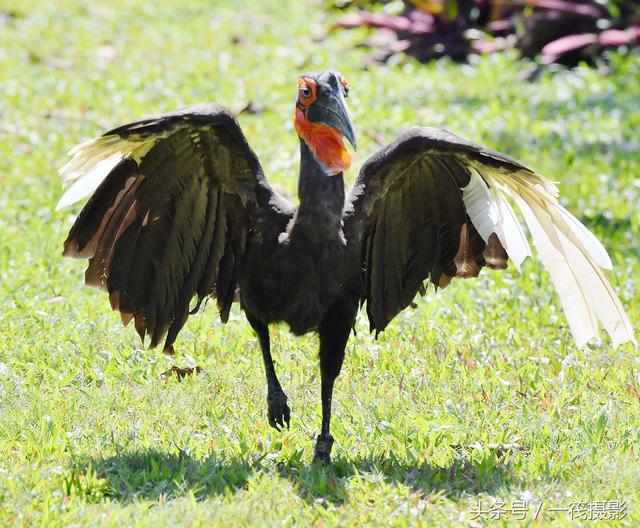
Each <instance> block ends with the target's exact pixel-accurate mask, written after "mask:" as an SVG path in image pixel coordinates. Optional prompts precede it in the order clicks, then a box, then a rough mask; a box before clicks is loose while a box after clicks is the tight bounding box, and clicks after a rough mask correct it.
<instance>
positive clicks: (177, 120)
mask: <svg viewBox="0 0 640 528" xmlns="http://www.w3.org/2000/svg"><path fill="white" fill-rule="evenodd" d="M71 154H72V156H73V157H72V159H71V161H70V162H69V163H68V164H67V165H66V166H65V167H63V168H62V169H61V171H60V172H61V174H62V176H63V177H64V178H65V179H67V180H75V182H74V183H73V185H72V186H71V187H70V188H69V189H68V190H67V192H66V193H65V194H64V196H63V197H62V198H61V199H60V202H59V203H58V208H62V207H65V206H67V205H70V204H72V203H75V202H77V201H79V200H81V199H83V198H85V197H87V196H90V195H91V198H90V199H89V201H88V202H87V204H86V205H85V207H84V208H83V210H82V212H81V213H80V215H79V216H78V218H77V220H76V222H75V224H74V226H73V227H72V229H71V232H70V233H69V237H68V238H67V240H66V242H65V244H64V255H65V256H68V257H75V258H88V259H89V267H88V268H87V271H86V273H85V282H86V283H87V284H88V285H91V286H95V287H97V288H100V289H103V290H107V291H108V292H109V300H110V302H111V306H112V307H113V309H117V310H119V311H120V313H121V316H122V320H123V322H124V323H125V324H127V323H128V322H129V321H130V320H131V319H133V320H134V322H135V326H136V330H137V331H138V333H139V334H140V336H141V338H142V339H144V337H145V335H148V336H149V337H150V338H151V346H155V345H156V344H157V343H158V342H159V340H160V339H162V337H163V336H164V335H165V334H168V335H167V339H166V342H165V347H166V348H167V347H170V346H171V345H172V343H173V341H174V340H175V338H176V335H177V334H178V332H179V331H180V329H181V328H182V326H183V325H184V323H185V322H186V320H187V317H188V315H189V313H190V311H191V313H193V312H194V311H195V310H197V309H198V307H199V306H200V303H201V301H202V300H203V298H205V297H206V296H208V295H212V294H213V295H215V296H216V297H217V301H218V307H219V309H220V313H221V317H222V319H223V321H226V318H227V317H228V313H229V309H230V307H231V304H232V302H233V299H234V294H235V290H236V283H237V274H238V270H239V267H240V265H241V261H242V258H243V254H244V248H245V242H246V239H247V234H248V231H249V229H250V228H251V227H252V225H255V223H257V222H260V221H267V222H268V221H275V222H278V221H283V220H284V221H286V220H288V216H287V214H285V213H284V212H283V211H284V210H287V209H288V208H289V207H290V206H289V205H288V202H286V201H285V200H283V199H282V198H281V197H279V196H278V195H277V194H276V193H275V192H274V191H273V190H272V189H271V188H270V187H269V184H268V183H267V181H266V179H265V177H264V174H263V172H262V168H261V167H260V163H259V162H258V159H257V157H256V155H255V154H254V152H253V150H252V149H251V148H250V146H249V145H248V143H247V141H246V139H245V137H244V135H243V133H242V130H241V129H240V126H239V125H238V123H237V122H236V120H235V119H234V117H233V116H232V115H231V113H230V112H229V111H228V110H226V109H225V108H223V107H220V106H218V105H213V104H205V105H197V106H192V107H189V108H186V109H184V110H180V111H177V112H173V113H169V114H163V115H160V116H157V117H150V118H147V119H144V120H142V121H137V122H134V123H130V124H128V125H124V126H121V127H119V128H116V129H114V130H112V131H110V132H107V133H106V134H104V135H103V136H101V137H99V138H97V139H94V140H91V141H88V142H86V143H83V144H81V145H79V146H78V147H76V148H75V149H73V150H72V151H71ZM194 296H197V297H198V301H197V305H196V306H195V308H193V307H190V303H191V300H192V298H193V297H194Z"/></svg>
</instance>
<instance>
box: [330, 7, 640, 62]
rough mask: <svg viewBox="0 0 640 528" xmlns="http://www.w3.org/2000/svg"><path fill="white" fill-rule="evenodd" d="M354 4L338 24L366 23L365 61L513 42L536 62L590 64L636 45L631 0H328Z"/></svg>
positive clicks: (637, 12) (638, 17)
mask: <svg viewBox="0 0 640 528" xmlns="http://www.w3.org/2000/svg"><path fill="white" fill-rule="evenodd" d="M334 5H336V6H338V7H353V6H357V7H360V8H364V9H361V10H359V11H355V12H352V13H351V14H349V15H346V16H344V17H342V18H340V19H339V20H338V23H337V26H338V27H343V28H354V27H361V26H362V27H370V28H376V32H375V33H374V34H373V35H372V36H370V37H369V38H368V39H367V40H365V41H364V44H365V45H366V46H371V47H374V48H376V52H375V53H373V54H372V55H369V56H368V57H367V62H380V61H385V60H388V59H389V58H390V57H392V56H393V55H394V54H396V53H399V52H404V53H407V54H409V55H411V56H413V57H416V58H417V59H418V60H420V61H423V62H424V61H428V60H431V59H435V58H438V57H451V58H453V59H454V60H465V59H467V58H468V57H469V55H471V54H480V53H493V52H496V51H502V50H504V49H507V48H511V47H513V48H516V49H517V50H518V51H519V52H520V54H521V55H522V56H523V57H528V58H536V57H537V58H538V59H539V62H540V63H541V64H543V65H549V64H552V63H560V64H565V65H572V66H575V65H576V64H577V63H578V62H579V61H581V60H586V61H588V62H590V63H592V64H593V63H594V62H595V61H596V59H598V58H599V57H602V55H603V54H604V53H605V52H607V51H610V50H612V49H618V50H624V51H626V50H628V49H629V48H636V49H637V48H638V46H640V3H638V2H637V1H636V0H347V1H345V0H334Z"/></svg>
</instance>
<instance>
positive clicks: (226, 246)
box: [58, 71, 635, 461]
mask: <svg viewBox="0 0 640 528" xmlns="http://www.w3.org/2000/svg"><path fill="white" fill-rule="evenodd" d="M348 92H349V86H348V83H347V81H346V79H345V78H344V76H343V75H341V74H340V73H338V72H335V71H327V72H322V73H309V74H306V75H303V76H301V77H300V78H299V79H298V96H297V101H296V106H295V118H294V122H295V129H296V131H297V133H298V136H299V137H300V174H299V183H298V198H299V201H300V203H299V205H298V206H295V205H292V204H291V203H289V202H288V201H287V200H285V199H284V198H283V197H281V196H279V195H278V194H277V193H276V192H275V191H274V190H273V189H272V188H271V187H270V186H269V184H268V183H267V180H266V178H265V176H264V173H263V171H262V168H261V167H260V163H259V162H258V159H257V157H256V155H255V153H254V152H253V150H251V147H250V146H249V144H248V143H247V140H246V139H245V137H244V135H243V133H242V131H241V129H240V126H239V125H238V123H237V121H236V120H235V119H234V117H233V116H232V114H231V113H230V112H229V111H228V110H226V109H224V108H223V107H220V106H217V105H213V104H203V105H197V106H192V107H189V108H186V109H184V110H180V111H177V112H173V113H168V114H163V115H160V116H157V117H150V118H147V119H143V120H141V121H136V122H134V123H131V124H128V125H124V126H121V127H119V128H116V129H114V130H112V131H110V132H107V133H106V134H104V135H103V136H101V137H99V138H97V139H94V140H91V141H88V142H86V143H83V144H82V145H79V146H78V147H76V148H75V149H74V150H72V151H71V154H72V155H73V158H72V159H71V161H70V162H69V163H68V164H67V165H66V166H65V167H64V168H63V169H62V170H61V173H62V174H63V175H64V176H66V178H67V179H75V178H79V177H80V178H79V179H78V180H77V182H75V183H74V184H73V186H72V187H71V188H70V189H69V190H68V191H67V193H66V194H65V195H64V196H63V197H62V199H61V200H60V203H59V204H58V207H59V208H60V207H64V206H67V205H69V204H72V203H74V202H76V201H78V200H81V199H82V198H85V197H87V196H89V195H91V197H90V199H89V201H88V203H87V204H86V205H85V207H84V209H83V210H82V212H81V213H80V215H79V216H78V218H77V220H76V222H75V224H74V225H73V227H72V229H71V232H70V233H69V237H68V239H67V240H66V242H65V245H64V255H65V256H68V257H76V258H88V259H89V266H88V269H87V271H86V275H85V278H86V283H87V284H88V285H90V286H94V287H97V288H99V289H102V290H106V291H107V292H108V293H109V301H110V303H111V306H112V308H113V309H114V310H119V311H120V314H121V316H122V321H123V322H124V324H127V323H129V321H131V320H133V321H134V324H135V328H136V330H137V332H138V333H139V334H140V337H141V338H142V339H143V341H144V339H145V336H149V338H150V341H151V346H152V347H153V346H156V345H157V344H158V343H160V341H161V340H162V338H163V337H165V336H166V339H165V343H164V347H165V351H166V352H169V353H171V352H172V351H173V343H174V341H175V339H176V337H177V335H178V332H179V331H180V329H181V328H182V327H183V325H184V324H185V322H186V320H187V317H188V316H189V314H190V313H191V314H192V313H194V312H196V311H197V310H198V309H199V307H200V305H201V303H202V301H203V299H205V298H206V297H208V296H214V297H215V298H216V299H217V304H218V309H219V311H220V316H221V318H222V320H223V321H225V322H226V320H227V318H228V316H229V310H230V308H231V305H232V303H233V301H234V299H235V298H236V297H237V293H238V292H239V299H240V304H241V307H242V308H243V309H244V312H245V314H246V316H247V320H248V321H249V324H250V325H251V326H252V327H253V329H254V330H255V332H256V334H257V336H258V339H259V342H260V347H261V349H262V357H263V360H264V366H265V370H266V376H267V404H268V414H269V423H270V424H271V425H272V426H273V427H275V428H279V427H283V426H284V424H285V423H286V424H287V427H288V426H289V420H290V410H289V407H288V405H287V397H286V395H285V393H284V391H283V390H282V387H281V386H280V382H279V381H278V378H277V376H276V373H275V370H274V367H273V361H272V359H271V353H270V350H269V328H268V325H269V324H270V323H276V322H280V321H284V322H286V323H287V324H288V325H289V327H290V328H291V331H292V332H293V333H294V334H296V335H302V334H305V333H307V332H317V333H318V335H319V338H320V371H321V375H322V384H321V387H322V388H321V392H322V394H321V396H322V431H321V433H320V435H319V436H318V438H317V443H316V446H315V458H317V459H320V460H322V461H329V460H330V453H331V447H332V444H333V438H332V437H331V435H330V432H329V421H330V418H331V398H332V393H333V385H334V380H335V379H336V377H337V376H338V374H339V372H340V368H341V366H342V362H343V359H344V353H345V346H346V343H347V339H348V337H349V333H350V332H351V330H352V328H353V327H354V323H355V319H356V313H357V311H358V308H359V306H360V305H361V304H363V303H366V310H367V315H368V317H369V322H370V326H371V330H372V331H375V333H376V335H377V334H378V332H381V331H382V330H384V328H385V327H386V326H387V325H388V324H389V322H390V321H391V320H392V319H393V318H394V317H395V315H396V314H398V313H399V312H400V311H401V310H403V309H404V308H406V307H407V306H408V305H409V304H411V303H412V301H413V299H414V297H415V296H416V294H417V293H418V292H423V291H424V283H425V281H427V280H428V281H430V282H431V283H433V284H434V285H435V286H436V287H441V288H442V287H445V286H447V285H448V284H449V282H450V281H451V279H452V278H454V277H473V276H477V275H478V273H479V272H480V269H481V268H482V267H483V266H487V267H490V268H499V269H504V268H506V267H507V259H508V258H511V259H512V261H513V262H514V264H515V266H516V267H518V268H519V266H520V264H521V263H522V261H523V260H524V258H526V257H527V256H528V255H530V254H531V252H530V249H529V244H528V242H527V238H526V237H525V236H524V234H523V231H522V228H521V225H520V223H519V221H518V219H517V217H516V215H515V213H514V210H513V209H512V207H511V205H510V202H509V200H513V201H515V203H516V204H517V206H518V207H519V209H520V211H521V212H522V214H523V216H524V219H525V222H526V224H527V226H528V228H529V231H530V233H531V236H532V239H533V243H534V246H535V247H536V249H537V253H538V255H539V258H540V259H541V260H542V262H543V264H544V265H545V266H546V268H547V269H548V270H549V271H550V273H551V278H552V280H553V282H554V284H555V286H556V288H557V290H558V293H559V296H560V300H561V302H562V305H563V308H564V310H565V312H566V314H567V318H568V321H569V325H570V328H571V330H572V333H573V335H574V337H575V339H576V341H577V342H578V344H579V345H582V344H584V343H585V342H587V341H589V340H590V339H592V338H597V337H598V320H600V321H601V322H602V324H603V325H604V327H605V329H606V330H607V332H608V333H609V334H610V335H611V337H612V339H613V342H614V344H617V343H622V342H625V341H632V342H635V338H634V335H633V330H632V327H631V324H630V322H629V320H628V318H627V316H626V315H625V313H624V310H623V308H622V306H621V304H620V301H619V300H618V298H617V297H616V295H615V293H614V292H613V289H612V288H611V286H610V284H609V283H608V281H607V279H606V278H605V276H604V274H603V273H602V271H601V269H600V268H610V267H611V261H610V259H609V257H608V255H607V252H606V251H605V249H604V248H603V247H602V245H601V244H600V242H598V240H597V239H596V238H595V237H594V236H593V235H592V234H591V233H590V232H589V231H588V230H587V229H586V228H585V227H584V226H583V225H582V224H581V223H580V222H579V221H578V220H577V219H576V218H574V217H573V216H572V215H571V214H570V213H569V212H568V211H566V209H564V208H563V207H562V206H561V205H560V204H559V203H558V201H557V199H556V195H557V189H556V187H555V186H554V185H553V184H552V183H551V182H550V181H549V180H547V179H545V178H543V177H542V176H540V175H538V174H536V173H535V172H533V171H531V170H530V169H528V168H526V167H524V166H523V165H521V164H520V163H518V162H516V161H514V160H512V159H510V158H508V157H507V156H504V155H502V154H499V153H498V152H495V151H493V150H490V149H488V148H485V147H482V146H479V145H476V144H474V143H471V142H469V141H466V140H464V139H461V138H459V137H457V136H455V135H454V134H452V133H450V132H447V131H446V130H441V129H435V128H426V127H414V128H411V129H410V130H409V131H408V132H406V133H404V134H403V135H401V136H400V137H399V138H398V139H397V140H396V141H394V142H393V143H391V144H390V145H388V146H386V147H385V148H383V149H382V150H380V151H379V152H378V153H376V154H375V155H374V156H373V157H372V158H371V159H369V160H368V161H367V162H366V163H365V164H364V166H363V167H362V169H361V170H360V173H359V175H358V177H357V179H356V181H355V184H354V186H353V188H352V189H351V190H350V191H349V193H348V194H345V184H344V178H343V172H344V171H345V170H347V169H348V168H349V166H350V164H351V155H350V154H349V152H348V151H347V150H346V148H345V146H344V144H343V138H346V139H347V140H348V141H349V142H350V143H351V144H352V145H353V147H354V148H355V147H356V139H355V133H354V131H353V127H352V124H351V120H350V118H349V115H348V112H347V107H346V104H345V98H346V97H347V95H348ZM195 297H197V302H195V306H192V300H193V299H194V298H195Z"/></svg>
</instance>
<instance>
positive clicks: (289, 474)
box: [66, 449, 514, 504]
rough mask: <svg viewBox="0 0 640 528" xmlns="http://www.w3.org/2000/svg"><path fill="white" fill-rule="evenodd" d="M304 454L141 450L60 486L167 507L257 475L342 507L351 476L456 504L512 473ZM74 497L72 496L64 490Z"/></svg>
mask: <svg viewBox="0 0 640 528" xmlns="http://www.w3.org/2000/svg"><path fill="white" fill-rule="evenodd" d="M306 457H307V454H306V453H304V452H303V451H298V452H296V453H295V454H294V456H292V457H291V458H290V459H288V460H286V461H282V462H275V461H273V460H269V459H268V458H267V457H265V456H259V455H254V456H249V457H247V458H231V459H226V458H223V457H219V456H217V455H211V456H208V457H205V458H194V457H192V456H190V455H188V454H186V453H184V452H179V453H176V454H172V453H167V452H165V451H159V450H156V449H149V450H144V451H134V452H130V453H123V454H119V455H115V456H112V457H108V458H102V459H90V460H84V461H77V462H76V463H75V464H74V465H73V466H72V468H71V473H70V474H71V475H72V478H71V479H67V481H68V482H71V483H72V486H71V487H73V482H78V483H79V482H83V481H86V480H87V478H86V475H87V474H90V475H92V476H93V477H92V478H93V479H94V480H95V482H97V483H99V487H100V493H98V494H94V493H86V490H82V491H83V492H82V495H83V496H84V497H85V498H86V499H87V500H89V501H93V500H100V498H101V497H108V498H109V499H110V500H116V501H119V502H123V503H128V502H132V501H135V500H158V499H160V498H164V499H171V498H177V497H181V496H186V495H193V496H194V497H195V498H196V500H203V499H206V498H207V497H211V496H216V495H228V494H233V493H237V492H239V491H242V490H244V489H246V487H247V483H248V481H249V479H250V478H251V477H252V476H253V475H255V474H258V473H263V474H271V475H277V476H278V477H280V478H282V479H284V480H288V481H290V482H291V484H292V485H293V487H294V489H295V490H296V492H297V493H298V495H299V496H300V497H301V498H302V499H303V500H305V501H307V502H309V503H311V502H317V501H318V500H320V502H328V503H332V504H340V503H342V502H344V501H345V500H346V499H347V495H348V492H347V487H348V484H349V481H350V479H352V478H353V477H355V476H357V475H367V478H369V477H371V478H373V479H379V480H383V481H384V482H386V483H388V484H392V485H393V484H402V485H405V486H408V487H410V488H411V489H413V490H414V491H416V492H422V493H424V494H432V493H442V494H444V495H445V496H447V497H449V498H451V499H453V500H456V499H457V498H458V497H459V496H460V495H461V494H462V493H465V494H477V493H481V492H486V493H491V492H492V491H494V490H496V489H498V488H499V487H501V486H504V485H509V484H513V483H514V476H513V468H512V466H511V464H510V463H509V462H508V458H507V459H501V458H499V457H497V456H496V454H495V453H491V452H490V453H484V454H474V455H472V456H470V457H468V458H467V457H464V456H460V455H457V456H456V459H455V460H454V461H453V463H452V464H450V465H448V466H442V467H441V466H437V465H432V464H429V463H425V462H423V461H416V462H411V461H406V460H398V459H396V458H395V457H393V456H391V457H387V456H384V455H380V456H372V457H363V458H355V459H351V458H344V457H337V458H336V459H335V460H334V463H333V465H332V466H331V467H327V466H322V465H317V464H310V463H309V461H308V460H307V458H306ZM66 493H67V494H72V493H74V490H73V489H68V490H66Z"/></svg>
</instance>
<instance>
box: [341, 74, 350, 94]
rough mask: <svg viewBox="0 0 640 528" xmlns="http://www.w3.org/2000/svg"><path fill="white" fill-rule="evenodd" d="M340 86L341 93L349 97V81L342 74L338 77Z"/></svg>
mask: <svg viewBox="0 0 640 528" xmlns="http://www.w3.org/2000/svg"><path fill="white" fill-rule="evenodd" d="M340 86H342V94H343V95H344V96H345V97H349V81H347V78H346V77H345V76H344V75H343V76H342V77H340Z"/></svg>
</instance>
